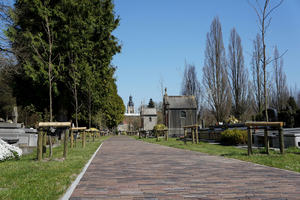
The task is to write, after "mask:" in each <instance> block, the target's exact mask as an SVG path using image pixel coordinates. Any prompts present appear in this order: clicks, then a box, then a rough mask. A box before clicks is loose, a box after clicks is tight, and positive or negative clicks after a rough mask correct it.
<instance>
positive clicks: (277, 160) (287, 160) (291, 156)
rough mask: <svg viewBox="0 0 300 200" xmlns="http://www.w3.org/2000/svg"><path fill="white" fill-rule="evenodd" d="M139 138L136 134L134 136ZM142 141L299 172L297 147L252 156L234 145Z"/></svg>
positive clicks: (299, 150) (299, 162) (255, 152)
mask: <svg viewBox="0 0 300 200" xmlns="http://www.w3.org/2000/svg"><path fill="white" fill-rule="evenodd" d="M134 138H135V139H139V138H138V136H135V137H134ZM141 140H142V141H145V142H150V143H155V144H160V145H165V146H170V147H175V148H180V149H187V150H191V151H198V152H201V153H208V154H212V155H218V156H224V157H228V158H235V159H238V160H243V161H247V162H251V163H257V164H261V165H266V166H271V167H276V168H280V169H286V170H290V171H294V172H300V149H299V148H297V147H293V148H288V149H286V150H285V155H281V154H280V152H279V151H274V150H270V154H269V155H268V154H266V153H265V150H264V149H257V150H253V154H252V156H247V152H248V150H247V149H238V148H236V147H234V146H222V145H214V144H209V143H204V142H199V143H198V144H192V142H187V145H184V143H183V141H181V140H176V138H169V141H167V142H166V141H164V140H163V139H160V141H158V142H156V138H142V139H141Z"/></svg>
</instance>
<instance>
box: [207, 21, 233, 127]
mask: <svg viewBox="0 0 300 200" xmlns="http://www.w3.org/2000/svg"><path fill="white" fill-rule="evenodd" d="M226 62H227V61H226V56H225V48H224V44H223V36H222V28H221V23H220V21H219V18H218V17H215V18H214V20H213V22H212V23H211V26H210V31H209V32H208V33H207V35H206V49H205V60H204V66H203V69H202V70H203V79H202V81H203V86H204V88H205V89H206V92H205V95H204V96H205V98H206V100H207V102H208V104H209V106H210V108H211V112H212V114H213V115H214V117H215V118H216V120H217V121H218V122H223V121H224V120H225V118H226V117H228V115H229V112H230V107H231V106H230V104H231V99H230V90H229V85H228V78H227V71H226Z"/></svg>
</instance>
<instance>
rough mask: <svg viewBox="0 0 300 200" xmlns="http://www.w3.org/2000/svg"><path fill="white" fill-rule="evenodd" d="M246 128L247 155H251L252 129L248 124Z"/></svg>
mask: <svg viewBox="0 0 300 200" xmlns="http://www.w3.org/2000/svg"><path fill="white" fill-rule="evenodd" d="M247 129H248V156H251V154H252V130H251V126H249V127H248V128H247Z"/></svg>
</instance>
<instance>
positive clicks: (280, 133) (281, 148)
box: [278, 126, 284, 155]
mask: <svg viewBox="0 0 300 200" xmlns="http://www.w3.org/2000/svg"><path fill="white" fill-rule="evenodd" d="M278 133H279V145H280V153H281V154H282V155H284V138H283V130H282V126H280V127H279V130H278Z"/></svg>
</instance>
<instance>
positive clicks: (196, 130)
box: [195, 127, 198, 144]
mask: <svg viewBox="0 0 300 200" xmlns="http://www.w3.org/2000/svg"><path fill="white" fill-rule="evenodd" d="M195 132H196V144H198V127H197V128H196V129H195Z"/></svg>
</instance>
